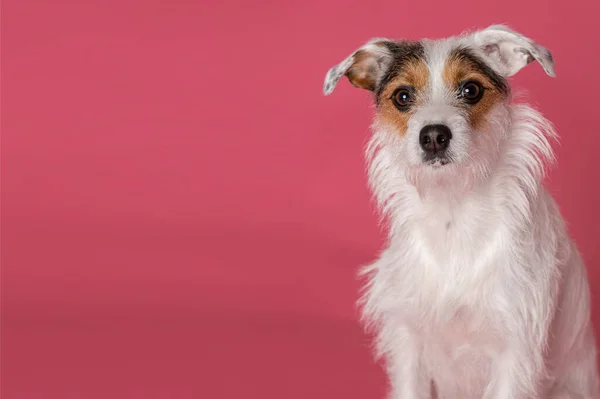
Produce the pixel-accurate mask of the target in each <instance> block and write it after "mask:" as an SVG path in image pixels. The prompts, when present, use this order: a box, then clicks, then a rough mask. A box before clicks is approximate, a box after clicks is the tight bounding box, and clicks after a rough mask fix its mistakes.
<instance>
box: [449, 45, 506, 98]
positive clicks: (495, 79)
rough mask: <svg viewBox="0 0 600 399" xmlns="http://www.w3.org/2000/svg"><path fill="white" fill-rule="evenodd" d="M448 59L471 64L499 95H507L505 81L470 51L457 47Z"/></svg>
mask: <svg viewBox="0 0 600 399" xmlns="http://www.w3.org/2000/svg"><path fill="white" fill-rule="evenodd" d="M449 59H457V60H464V61H466V62H468V63H469V64H471V65H472V66H473V67H474V68H476V69H477V70H478V71H480V72H481V73H482V74H484V75H485V76H486V77H487V78H488V79H489V80H490V82H491V83H492V84H493V85H494V87H495V88H496V89H497V90H498V91H500V92H501V93H508V91H509V86H508V82H507V81H506V79H504V78H503V77H502V76H500V75H499V74H498V73H496V72H495V71H494V70H493V69H492V68H491V67H490V66H489V65H487V64H486V63H485V61H483V60H482V59H481V58H479V57H478V56H477V55H476V54H475V53H474V52H473V51H472V50H470V49H469V48H467V47H458V48H456V49H454V50H453V51H452V52H451V54H450V57H449Z"/></svg>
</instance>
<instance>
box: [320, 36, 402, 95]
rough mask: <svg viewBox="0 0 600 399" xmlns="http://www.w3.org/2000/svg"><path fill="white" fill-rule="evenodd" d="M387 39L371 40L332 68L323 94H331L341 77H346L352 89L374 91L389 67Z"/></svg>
mask: <svg viewBox="0 0 600 399" xmlns="http://www.w3.org/2000/svg"><path fill="white" fill-rule="evenodd" d="M386 42H389V40H387V39H372V40H371V41H369V42H368V43H367V44H365V45H364V46H362V47H361V48H359V49H358V50H356V51H355V52H354V53H352V55H350V56H349V57H348V58H346V59H345V60H344V61H342V62H340V63H339V64H338V65H336V66H334V67H333V68H331V69H330V70H329V72H327V75H326V76H325V84H324V85H323V93H324V94H325V95H326V96H327V95H329V94H331V92H332V91H333V89H335V86H336V85H337V83H338V82H339V81H340V79H341V78H342V76H344V75H345V76H347V77H348V80H350V83H352V85H353V86H354V87H360V88H362V89H366V90H370V91H375V90H376V89H377V87H378V86H379V82H380V81H381V79H382V78H383V76H384V74H385V71H386V70H387V68H388V67H389V64H390V61H391V59H392V55H391V52H390V51H389V49H388V47H387V46H386Z"/></svg>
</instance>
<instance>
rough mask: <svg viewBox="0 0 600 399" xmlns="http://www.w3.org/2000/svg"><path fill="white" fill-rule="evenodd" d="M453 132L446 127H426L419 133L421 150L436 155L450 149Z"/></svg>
mask: <svg viewBox="0 0 600 399" xmlns="http://www.w3.org/2000/svg"><path fill="white" fill-rule="evenodd" d="M450 139H452V132H451V131H450V129H449V128H448V126H446V125H426V126H424V127H423V129H421V133H419V143H420V144H421V148H423V151H425V152H426V153H428V154H435V153H438V152H442V151H444V150H445V149H446V148H448V145H449V144H450Z"/></svg>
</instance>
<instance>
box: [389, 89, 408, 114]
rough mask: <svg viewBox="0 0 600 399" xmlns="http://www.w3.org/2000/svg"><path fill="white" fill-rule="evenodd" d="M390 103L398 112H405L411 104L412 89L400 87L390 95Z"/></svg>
mask: <svg viewBox="0 0 600 399" xmlns="http://www.w3.org/2000/svg"><path fill="white" fill-rule="evenodd" d="M392 101H393V102H394V105H395V106H396V108H398V109H399V110H400V111H407V110H408V107H410V105H411V104H412V102H413V89H412V88H411V87H400V88H398V89H397V90H396V91H395V92H394V94H393V95H392Z"/></svg>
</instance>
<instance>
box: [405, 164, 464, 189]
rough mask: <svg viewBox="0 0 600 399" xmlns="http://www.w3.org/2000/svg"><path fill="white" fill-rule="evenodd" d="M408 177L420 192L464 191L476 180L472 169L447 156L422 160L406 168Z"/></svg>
mask: <svg viewBox="0 0 600 399" xmlns="http://www.w3.org/2000/svg"><path fill="white" fill-rule="evenodd" d="M408 169H409V170H408V171H407V172H408V179H409V181H410V183H411V184H413V185H414V186H415V187H416V188H417V190H418V191H419V192H420V193H421V194H422V195H426V194H428V193H433V192H440V193H445V194H448V195H450V194H451V193H454V192H456V193H458V192H464V191H465V190H468V189H469V188H470V187H472V184H473V183H474V181H475V180H476V177H475V176H474V175H473V173H472V172H473V170H472V169H471V168H469V167H468V166H467V165H465V164H464V163H462V162H456V161H453V160H451V159H449V158H447V157H436V158H434V159H428V160H425V159H424V160H422V161H421V162H420V163H418V164H416V165H413V166H412V167H410V168H408Z"/></svg>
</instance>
